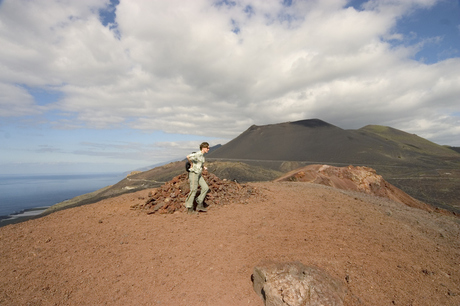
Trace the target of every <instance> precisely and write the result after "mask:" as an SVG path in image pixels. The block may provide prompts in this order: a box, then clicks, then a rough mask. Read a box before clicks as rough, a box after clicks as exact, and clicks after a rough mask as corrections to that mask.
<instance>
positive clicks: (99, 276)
mask: <svg viewBox="0 0 460 306" xmlns="http://www.w3.org/2000/svg"><path fill="white" fill-rule="evenodd" d="M249 185H250V186H251V187H252V188H256V189H257V190H258V192H257V193H256V194H255V195H254V196H252V197H251V198H249V200H248V201H247V202H243V203H241V202H238V203H230V204H228V205H220V206H216V205H214V206H210V207H209V210H208V212H207V213H200V214H199V215H187V214H185V213H184V212H182V211H177V212H175V213H173V214H151V215H148V214H146V213H145V212H143V211H140V210H132V209H130V207H131V206H133V205H136V204H141V203H144V202H145V199H146V198H147V195H148V193H149V192H150V191H151V190H144V191H140V192H137V193H133V194H125V195H122V196H119V197H117V198H112V199H107V200H103V201H101V202H98V203H95V204H91V205H86V206H81V207H77V208H72V209H67V210H64V211H59V212H56V213H53V214H51V215H48V216H46V217H43V218H40V219H36V220H29V221H27V222H23V223H20V224H14V225H8V226H5V227H2V228H0V275H1V277H0V305H263V302H262V300H261V299H260V298H259V296H258V295H257V294H256V293H255V292H254V290H253V287H252V283H251V274H252V273H253V269H254V267H255V266H257V265H258V264H259V263H260V262H262V261H266V260H274V261H280V262H285V261H300V262H302V263H303V264H305V265H312V266H317V267H320V268H322V269H324V270H326V271H327V272H328V273H329V274H331V275H332V276H334V277H336V278H337V279H340V280H342V281H343V282H344V284H345V286H346V288H347V290H348V295H347V300H346V301H345V305H460V236H459V233H460V225H459V219H458V218H456V217H454V216H446V215H441V214H438V213H435V212H432V213H429V212H426V211H423V210H420V209H416V208H411V207H407V206H405V205H403V204H400V203H397V202H392V201H390V200H386V199H385V198H379V197H374V196H369V195H365V194H361V193H356V192H345V191H340V190H337V189H333V188H330V187H326V186H321V185H315V184H309V183H293V182H278V183H251V184H249Z"/></svg>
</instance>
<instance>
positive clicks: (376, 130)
mask: <svg viewBox="0 0 460 306" xmlns="http://www.w3.org/2000/svg"><path fill="white" fill-rule="evenodd" d="M213 149H214V148H213ZM206 160H207V165H208V168H209V171H210V172H212V173H214V174H215V175H217V176H218V177H219V178H221V179H229V180H237V181H241V182H248V181H269V180H273V179H275V178H277V177H279V176H281V175H282V174H283V173H286V172H288V171H292V170H295V169H298V168H300V167H305V166H307V165H311V164H328V165H333V166H348V165H354V166H367V167H371V168H374V169H375V170H376V171H377V173H378V174H380V175H382V176H383V178H384V179H385V180H387V181H388V182H390V183H391V184H393V185H395V186H396V187H398V188H400V189H402V190H403V191H404V192H406V193H408V194H409V195H411V196H412V197H414V198H416V199H418V200H420V201H423V202H426V203H428V204H432V205H434V206H437V207H440V208H444V209H448V210H451V211H455V212H458V213H459V214H460V188H458V186H460V154H459V153H458V152H456V151H455V150H453V149H452V148H449V147H445V146H440V145H438V144H435V143H433V142H430V141H428V140H426V139H423V138H421V137H419V136H417V135H414V134H410V133H406V132H404V131H400V130H397V129H394V128H391V127H385V126H379V125H368V126H365V127H363V128H360V129H358V130H344V129H342V128H339V127H337V126H334V125H332V124H329V123H327V122H324V121H322V120H319V119H310V120H301V121H295V122H285V123H279V124H269V125H263V126H257V125H253V126H251V127H249V128H248V129H247V130H246V131H244V132H243V133H242V134H241V135H239V136H238V137H236V138H235V139H233V140H231V141H230V142H228V143H227V144H225V145H222V146H220V145H219V146H217V147H216V148H215V149H214V150H212V151H211V152H209V153H208V154H207V155H206ZM184 171H185V170H184V162H183V161H176V162H171V163H168V164H166V165H163V166H160V167H155V168H153V169H150V170H148V171H144V172H141V173H137V174H134V175H129V176H128V177H126V178H125V179H123V180H122V181H120V182H118V183H117V184H115V185H113V186H110V187H109V188H105V189H101V190H100V191H99V192H96V193H94V195H92V196H91V197H83V198H80V200H77V199H76V200H75V201H74V202H71V205H72V206H78V205H82V204H88V203H93V202H96V201H98V200H101V199H104V198H109V197H113V196H116V195H120V194H123V193H127V192H133V191H138V190H142V189H146V188H155V187H159V186H160V185H161V184H163V183H164V182H166V181H169V180H171V179H172V178H173V177H175V176H177V175H179V174H181V173H183V172H184Z"/></svg>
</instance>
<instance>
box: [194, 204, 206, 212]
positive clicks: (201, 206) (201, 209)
mask: <svg viewBox="0 0 460 306" xmlns="http://www.w3.org/2000/svg"><path fill="white" fill-rule="evenodd" d="M196 211H202V212H207V211H208V209H207V208H206V207H204V205H203V204H201V205H198V206H197V207H196Z"/></svg>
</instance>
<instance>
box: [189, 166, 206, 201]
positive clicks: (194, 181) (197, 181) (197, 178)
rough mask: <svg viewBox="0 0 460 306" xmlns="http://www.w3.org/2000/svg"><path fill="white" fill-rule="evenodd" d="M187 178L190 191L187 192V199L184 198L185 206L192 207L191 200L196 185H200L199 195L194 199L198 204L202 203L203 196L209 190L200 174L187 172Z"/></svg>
mask: <svg viewBox="0 0 460 306" xmlns="http://www.w3.org/2000/svg"><path fill="white" fill-rule="evenodd" d="M188 179H189V181H190V193H189V194H188V196H187V199H186V200H185V207H187V208H193V201H194V200H195V196H196V192H197V190H198V185H200V187H201V192H200V195H199V196H198V198H197V199H196V202H197V204H198V205H201V204H203V201H204V198H205V197H206V194H207V193H208V191H209V186H208V184H207V183H206V181H205V180H204V178H203V177H202V176H201V174H198V173H195V172H189V176H188Z"/></svg>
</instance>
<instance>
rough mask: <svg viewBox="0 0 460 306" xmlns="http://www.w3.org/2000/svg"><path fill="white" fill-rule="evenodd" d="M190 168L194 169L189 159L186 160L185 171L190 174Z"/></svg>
mask: <svg viewBox="0 0 460 306" xmlns="http://www.w3.org/2000/svg"><path fill="white" fill-rule="evenodd" d="M193 153H196V152H192V154H193ZM190 167H192V165H191V164H190V162H189V161H188V158H185V171H187V172H190Z"/></svg>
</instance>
